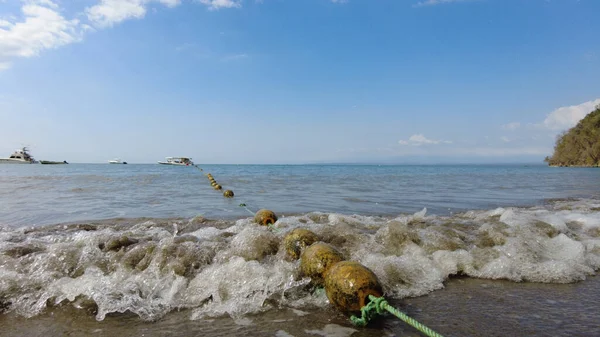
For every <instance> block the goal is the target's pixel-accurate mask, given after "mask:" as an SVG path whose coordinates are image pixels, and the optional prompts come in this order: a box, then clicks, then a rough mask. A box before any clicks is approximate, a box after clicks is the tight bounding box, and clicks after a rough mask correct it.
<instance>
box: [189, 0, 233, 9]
mask: <svg viewBox="0 0 600 337" xmlns="http://www.w3.org/2000/svg"><path fill="white" fill-rule="evenodd" d="M199 1H200V3H201V4H204V5H206V6H208V9H210V10H217V9H220V8H240V7H242V4H241V0H199Z"/></svg>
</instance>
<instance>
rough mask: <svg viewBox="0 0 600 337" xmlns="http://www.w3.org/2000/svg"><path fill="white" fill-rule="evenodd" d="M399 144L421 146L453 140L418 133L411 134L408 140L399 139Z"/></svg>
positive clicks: (447, 142)
mask: <svg viewBox="0 0 600 337" xmlns="http://www.w3.org/2000/svg"><path fill="white" fill-rule="evenodd" d="M398 144H400V145H414V146H420V145H428V144H430V145H436V144H452V142H451V141H448V140H432V139H428V138H427V137H425V136H423V135H422V134H417V135H412V136H410V138H408V140H400V141H398Z"/></svg>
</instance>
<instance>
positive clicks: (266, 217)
mask: <svg viewBox="0 0 600 337" xmlns="http://www.w3.org/2000/svg"><path fill="white" fill-rule="evenodd" d="M254 222H256V223H257V224H259V225H263V226H267V225H272V224H274V223H275V222H277V215H275V213H274V212H273V211H270V210H268V209H261V210H259V211H258V212H256V214H255V215H254Z"/></svg>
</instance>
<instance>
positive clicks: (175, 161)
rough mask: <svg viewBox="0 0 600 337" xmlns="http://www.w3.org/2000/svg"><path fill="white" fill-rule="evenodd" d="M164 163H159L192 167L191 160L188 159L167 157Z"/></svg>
mask: <svg viewBox="0 0 600 337" xmlns="http://www.w3.org/2000/svg"><path fill="white" fill-rule="evenodd" d="M165 159H166V161H159V162H158V163H159V164H162V165H178V166H190V165H194V162H193V161H192V158H189V157H167V158H165Z"/></svg>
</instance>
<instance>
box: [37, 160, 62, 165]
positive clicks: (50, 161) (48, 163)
mask: <svg viewBox="0 0 600 337" xmlns="http://www.w3.org/2000/svg"><path fill="white" fill-rule="evenodd" d="M40 164H44V165H61V164H68V163H67V161H66V160H63V161H52V160H40Z"/></svg>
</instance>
